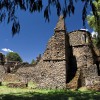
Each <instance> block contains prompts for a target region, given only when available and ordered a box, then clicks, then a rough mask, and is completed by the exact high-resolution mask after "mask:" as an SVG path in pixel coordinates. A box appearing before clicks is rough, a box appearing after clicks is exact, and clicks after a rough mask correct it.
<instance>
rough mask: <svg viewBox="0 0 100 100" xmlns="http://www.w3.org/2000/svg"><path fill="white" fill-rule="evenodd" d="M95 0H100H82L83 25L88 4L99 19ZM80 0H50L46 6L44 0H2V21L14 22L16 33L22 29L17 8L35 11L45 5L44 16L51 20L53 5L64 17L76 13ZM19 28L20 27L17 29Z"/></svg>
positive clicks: (13, 29) (0, 11)
mask: <svg viewBox="0 0 100 100" xmlns="http://www.w3.org/2000/svg"><path fill="white" fill-rule="evenodd" d="M93 1H98V0H81V2H83V4H84V7H83V11H82V20H83V25H84V26H85V20H86V16H87V9H88V6H90V7H91V8H92V11H93V14H94V15H95V17H96V18H97V20H99V17H98V14H97V11H96V8H95V6H94V4H93ZM74 2H76V3H77V2H78V0H48V4H47V5H46V6H44V4H43V0H0V22H1V23H2V22H3V21H4V20H5V19H7V23H8V24H9V23H12V35H15V34H16V33H18V32H19V31H20V24H19V21H18V17H17V16H16V11H17V9H19V8H20V10H24V11H26V10H28V11H29V12H30V13H33V12H36V11H37V12H41V11H42V9H43V7H45V9H44V18H45V19H46V20H47V21H48V22H49V21H50V19H49V17H50V14H51V9H50V8H51V6H53V7H56V12H57V15H58V16H59V15H60V14H63V16H64V17H67V15H69V16H70V15H71V14H74V11H75V3H74ZM17 28H18V29H17Z"/></svg>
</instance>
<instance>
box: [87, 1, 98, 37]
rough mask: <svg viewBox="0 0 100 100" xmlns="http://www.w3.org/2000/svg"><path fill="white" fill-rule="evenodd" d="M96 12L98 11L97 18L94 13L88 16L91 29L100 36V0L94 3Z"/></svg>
mask: <svg viewBox="0 0 100 100" xmlns="http://www.w3.org/2000/svg"><path fill="white" fill-rule="evenodd" d="M93 4H94V6H95V8H96V11H97V15H98V16H97V18H96V17H95V16H94V14H93V13H91V15H88V16H87V20H88V24H89V26H90V27H91V28H93V29H94V31H95V32H98V33H99V34H98V35H100V0H97V1H94V2H93Z"/></svg>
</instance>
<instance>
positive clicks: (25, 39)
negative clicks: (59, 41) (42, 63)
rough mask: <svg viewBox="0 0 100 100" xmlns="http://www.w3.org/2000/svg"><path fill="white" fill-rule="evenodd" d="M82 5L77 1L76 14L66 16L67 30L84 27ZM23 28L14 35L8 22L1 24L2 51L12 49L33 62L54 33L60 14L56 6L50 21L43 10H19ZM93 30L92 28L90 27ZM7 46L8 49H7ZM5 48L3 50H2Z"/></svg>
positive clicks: (52, 10) (0, 48)
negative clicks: (33, 11)
mask: <svg viewBox="0 0 100 100" xmlns="http://www.w3.org/2000/svg"><path fill="white" fill-rule="evenodd" d="M81 11H82V5H81V3H80V2H79V3H77V5H76V10H75V14H74V15H72V16H71V17H67V18H66V27H67V31H68V32H70V31H73V30H78V29H81V28H83V25H82V16H81ZM17 15H18V18H19V21H20V25H21V30H20V33H19V34H16V35H15V36H14V37H12V35H11V26H10V25H7V24H6V22H3V23H2V24H0V52H2V53H4V54H7V52H5V51H10V50H12V51H13V52H17V53H18V54H19V55H20V56H21V58H22V59H23V61H27V62H31V61H32V59H36V57H37V56H38V55H39V54H43V52H44V51H45V49H46V45H47V42H48V40H49V38H50V37H51V36H52V35H53V34H54V28H55V26H56V23H57V21H58V16H57V15H56V11H55V9H54V8H51V16H50V22H49V23H48V22H45V19H44V17H43V12H41V13H33V14H30V13H29V12H24V11H18V12H17ZM87 29H88V30H89V31H90V32H91V31H92V30H91V29H90V28H89V27H88V25H87ZM5 48H6V49H5ZM2 49H3V50H2Z"/></svg>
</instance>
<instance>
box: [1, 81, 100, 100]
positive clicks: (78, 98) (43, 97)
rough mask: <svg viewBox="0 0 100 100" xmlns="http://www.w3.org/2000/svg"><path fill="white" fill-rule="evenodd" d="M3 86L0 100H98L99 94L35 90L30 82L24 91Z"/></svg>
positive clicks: (99, 99) (99, 98)
mask: <svg viewBox="0 0 100 100" xmlns="http://www.w3.org/2000/svg"><path fill="white" fill-rule="evenodd" d="M5 84H6V83H5ZM5 84H4V85H3V86H0V100H100V92H93V91H84V92H81V91H70V90H37V89H34V84H33V83H31V82H30V83H29V87H28V88H26V89H20V88H8V87H6V86H5Z"/></svg>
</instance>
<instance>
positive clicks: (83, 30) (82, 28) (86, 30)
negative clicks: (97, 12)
mask: <svg viewBox="0 0 100 100" xmlns="http://www.w3.org/2000/svg"><path fill="white" fill-rule="evenodd" d="M80 30H83V31H88V29H84V28H81V29H80Z"/></svg>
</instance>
